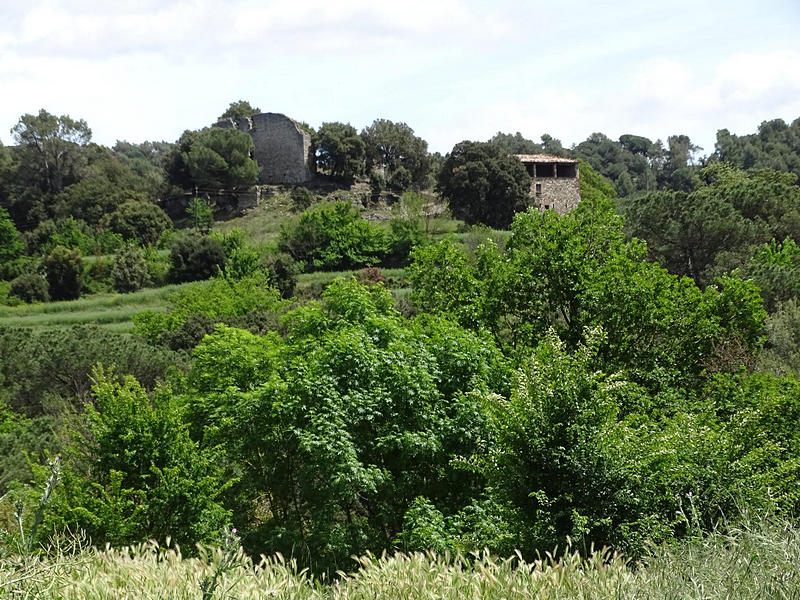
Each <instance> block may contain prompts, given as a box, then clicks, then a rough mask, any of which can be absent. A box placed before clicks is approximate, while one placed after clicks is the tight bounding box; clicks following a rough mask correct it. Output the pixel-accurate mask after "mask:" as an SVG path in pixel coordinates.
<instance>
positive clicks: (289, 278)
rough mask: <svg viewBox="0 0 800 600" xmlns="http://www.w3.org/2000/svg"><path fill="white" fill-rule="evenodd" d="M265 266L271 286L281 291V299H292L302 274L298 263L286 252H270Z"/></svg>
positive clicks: (266, 257) (265, 258)
mask: <svg viewBox="0 0 800 600" xmlns="http://www.w3.org/2000/svg"><path fill="white" fill-rule="evenodd" d="M263 265H264V268H265V269H266V270H267V274H268V276H269V284H270V285H271V286H273V287H275V288H277V289H278V291H280V293H281V297H283V298H291V297H292V296H293V295H294V288H295V287H296V286H297V276H298V274H299V273H300V268H299V267H298V266H297V262H296V261H295V260H294V259H293V258H292V257H291V256H290V255H289V254H287V253H286V252H268V253H267V254H266V256H265V257H264V259H263Z"/></svg>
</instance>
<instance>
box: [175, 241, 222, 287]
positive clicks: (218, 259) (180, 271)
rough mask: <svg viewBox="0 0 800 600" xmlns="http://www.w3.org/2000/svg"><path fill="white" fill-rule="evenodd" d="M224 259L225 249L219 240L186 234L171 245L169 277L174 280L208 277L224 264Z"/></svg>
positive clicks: (195, 279)
mask: <svg viewBox="0 0 800 600" xmlns="http://www.w3.org/2000/svg"><path fill="white" fill-rule="evenodd" d="M225 261H226V256H225V249H224V248H223V247H222V244H221V243H220V241H219V240H217V239H215V238H213V237H210V236H198V235H194V234H187V235H184V236H182V237H180V238H178V239H177V240H176V241H175V243H174V244H173V245H172V250H171V251H170V263H171V268H170V272H169V278H170V280H171V281H174V282H183V281H197V280H199V279H208V278H210V277H213V276H214V275H216V274H217V273H218V272H219V271H220V269H222V268H223V267H224V266H225Z"/></svg>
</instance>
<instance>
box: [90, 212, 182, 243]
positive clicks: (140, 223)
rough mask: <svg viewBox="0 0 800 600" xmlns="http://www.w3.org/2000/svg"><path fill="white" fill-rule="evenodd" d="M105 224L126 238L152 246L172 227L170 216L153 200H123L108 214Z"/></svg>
mask: <svg viewBox="0 0 800 600" xmlns="http://www.w3.org/2000/svg"><path fill="white" fill-rule="evenodd" d="M105 224H106V225H107V226H108V228H109V229H111V231H114V232H115V233H118V234H120V235H121V236H122V237H123V238H124V239H126V240H134V241H136V242H138V243H140V244H141V245H142V246H152V245H153V244H155V243H156V242H158V240H159V239H160V238H161V236H162V234H163V233H164V232H165V231H168V230H170V229H172V221H171V220H170V218H169V217H168V216H167V214H166V213H165V212H164V211H163V210H162V209H161V208H160V207H159V206H157V205H156V204H153V203H152V202H138V201H129V202H123V203H122V204H120V205H119V206H118V207H117V209H116V210H115V211H114V212H113V213H111V214H110V215H109V216H108V218H107V220H106V222H105Z"/></svg>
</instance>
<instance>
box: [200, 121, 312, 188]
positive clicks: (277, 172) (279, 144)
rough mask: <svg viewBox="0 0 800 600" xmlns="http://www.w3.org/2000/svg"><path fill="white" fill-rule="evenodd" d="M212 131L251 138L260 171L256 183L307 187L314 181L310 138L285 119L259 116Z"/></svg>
mask: <svg viewBox="0 0 800 600" xmlns="http://www.w3.org/2000/svg"><path fill="white" fill-rule="evenodd" d="M214 127H224V128H228V129H238V130H239V131H244V132H245V133H247V134H249V135H250V137H252V138H253V146H254V149H253V158H254V159H255V161H256V162H257V163H258V166H259V167H261V174H260V175H259V183H266V184H276V183H306V182H307V181H310V180H311V179H312V178H313V177H314V172H315V170H316V168H315V165H316V163H315V160H314V156H313V155H311V136H310V135H309V133H308V132H307V131H306V130H304V129H303V128H302V127H300V126H299V125H298V124H297V123H296V122H295V121H293V120H292V119H290V118H289V117H287V116H286V115H282V114H279V113H261V114H258V115H253V116H252V117H250V118H246V119H225V120H223V121H219V122H218V123H216V124H215V125H214Z"/></svg>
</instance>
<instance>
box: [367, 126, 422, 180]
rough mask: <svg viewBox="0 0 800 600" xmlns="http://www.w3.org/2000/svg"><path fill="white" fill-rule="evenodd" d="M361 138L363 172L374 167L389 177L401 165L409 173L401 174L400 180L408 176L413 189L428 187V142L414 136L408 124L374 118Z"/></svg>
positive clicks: (407, 178) (406, 178)
mask: <svg viewBox="0 0 800 600" xmlns="http://www.w3.org/2000/svg"><path fill="white" fill-rule="evenodd" d="M361 139H362V140H364V147H365V150H366V166H367V171H371V170H372V169H373V168H378V169H380V170H382V171H383V173H384V175H385V177H387V178H391V177H392V175H393V173H394V172H395V171H396V170H398V169H399V168H400V167H402V168H403V169H404V170H405V171H406V172H407V173H408V175H409V176H410V177H406V176H405V175H403V176H402V182H403V183H406V182H408V181H409V179H410V183H411V185H412V186H413V187H414V188H416V189H424V188H427V187H429V185H430V182H429V180H428V179H429V175H430V168H431V161H430V157H429V155H428V143H427V142H426V141H425V140H423V139H422V138H419V137H417V136H416V135H414V130H413V129H412V128H411V127H409V126H408V125H406V124H405V123H394V122H392V121H389V120H387V119H376V120H375V121H373V122H372V125H369V126H368V127H365V128H364V129H362V130H361ZM397 183H398V184H399V183H400V180H397Z"/></svg>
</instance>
